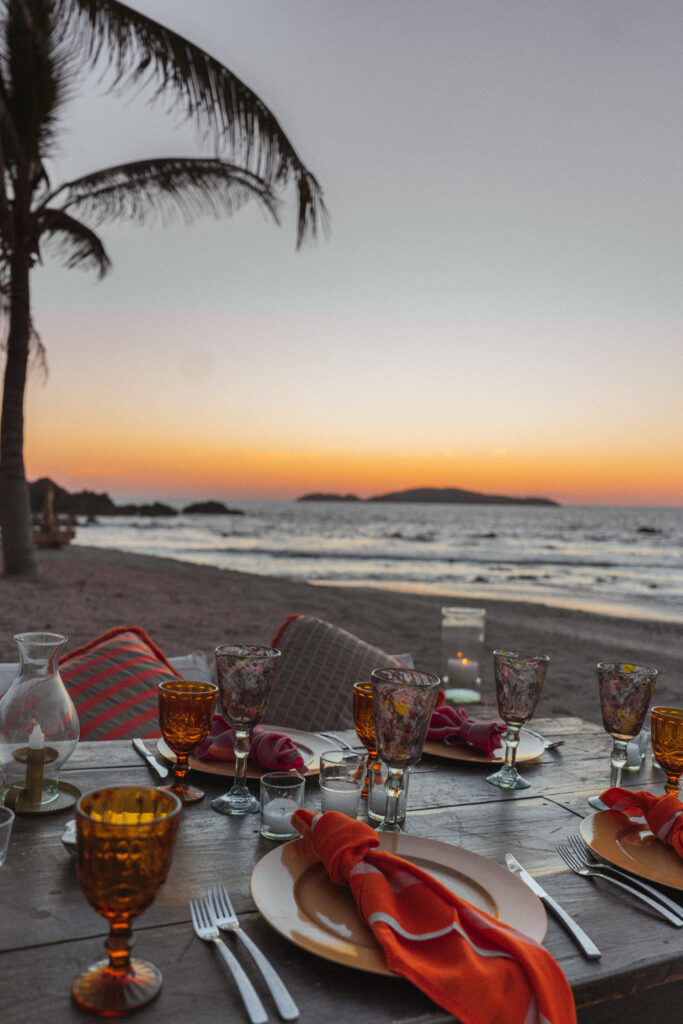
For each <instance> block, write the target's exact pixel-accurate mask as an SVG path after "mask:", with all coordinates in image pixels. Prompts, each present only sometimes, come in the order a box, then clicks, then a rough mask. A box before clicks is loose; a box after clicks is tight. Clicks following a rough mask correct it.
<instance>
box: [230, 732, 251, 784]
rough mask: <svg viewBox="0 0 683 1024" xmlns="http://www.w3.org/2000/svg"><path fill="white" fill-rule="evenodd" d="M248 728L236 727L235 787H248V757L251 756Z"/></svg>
mask: <svg viewBox="0 0 683 1024" xmlns="http://www.w3.org/2000/svg"><path fill="white" fill-rule="evenodd" d="M250 746H251V743H250V740H249V730H248V729H235V782H234V786H233V788H234V789H239V790H245V789H246V788H247V781H246V780H247V758H248V757H249V747H250Z"/></svg>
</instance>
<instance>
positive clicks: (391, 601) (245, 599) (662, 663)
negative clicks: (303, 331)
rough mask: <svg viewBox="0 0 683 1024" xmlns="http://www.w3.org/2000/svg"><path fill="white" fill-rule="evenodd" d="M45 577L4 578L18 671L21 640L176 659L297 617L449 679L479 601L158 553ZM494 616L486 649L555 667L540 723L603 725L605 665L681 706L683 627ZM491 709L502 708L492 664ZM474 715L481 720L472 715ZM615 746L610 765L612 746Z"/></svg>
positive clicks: (547, 613)
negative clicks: (614, 665) (148, 646)
mask: <svg viewBox="0 0 683 1024" xmlns="http://www.w3.org/2000/svg"><path fill="white" fill-rule="evenodd" d="M38 565H39V573H38V575H37V576H36V577H33V578H25V577H5V578H2V579H0V660H2V661H16V660H17V653H16V647H15V644H14V641H13V640H12V637H13V635H14V634H15V633H16V632H19V631H21V630H29V629H35V630H41V629H42V630H52V631H56V632H61V633H64V634H65V635H66V636H67V637H68V638H69V642H68V645H67V650H71V649H73V648H74V647H77V646H79V645H80V644H83V643H85V642H87V641H88V640H90V639H92V638H93V637H96V636H98V635H99V634H101V633H104V632H105V631H106V630H107V629H110V628H112V627H114V626H119V625H127V626H134V625H137V626H142V627H143V628H144V629H145V630H146V631H147V632H148V633H149V635H150V637H151V638H152V639H153V640H154V641H155V643H156V644H157V645H158V646H159V647H160V648H161V649H162V650H163V651H164V653H165V654H167V655H168V656H174V655H179V654H185V653H187V652H189V651H191V650H196V649H202V650H204V651H205V652H206V653H207V654H209V655H211V654H212V652H213V649H214V647H215V646H216V645H217V644H219V643H223V642H227V641H230V642H244V643H270V641H271V640H272V638H273V636H274V635H275V632H276V631H277V628H278V627H279V626H280V624H281V623H282V622H283V621H284V619H285V618H286V617H287V616H288V615H291V614H294V613H301V614H308V615H316V616H318V617H320V618H323V619H327V620H328V621H330V622H333V623H334V624H335V625H338V626H341V627H342V628H344V629H347V630H348V631H349V632H351V633H355V634H356V635H357V636H359V637H361V638H362V639H364V640H367V641H368V642H369V643H372V644H376V645H377V646H379V647H382V648H383V649H384V650H386V651H387V652H388V653H397V652H402V651H409V652H410V653H411V654H412V655H413V658H414V660H415V664H416V666H417V667H419V668H422V669H425V670H427V671H436V672H438V670H439V658H440V609H441V607H442V605H443V604H444V603H451V604H454V605H461V606H467V605H471V604H472V603H473V601H474V600H475V599H473V598H472V596H462V595H461V596H458V597H456V596H453V595H450V594H435V593H428V594H423V593H415V592H414V591H412V590H411V591H410V592H407V591H405V590H395V589H390V588H379V587H371V586H363V587H361V586H358V585H356V584H349V585H347V584H344V585H338V584H324V585H319V584H318V583H316V584H312V583H306V582H298V581H294V580H289V579H285V578H280V577H272V576H258V575H252V574H248V573H243V572H239V571H237V570H232V569H219V568H216V567H214V566H207V565H200V564H196V563H192V562H185V561H181V560H177V559H173V558H165V557H159V556H156V555H140V554H129V553H126V552H121V551H117V550H114V549H111V548H98V547H87V546H86V545H73V546H69V547H67V548H63V549H62V550H61V551H49V550H44V551H40V552H38ZM476 604H477V605H478V606H479V607H482V608H485V609H486V612H487V618H486V649H487V651H488V652H490V651H491V650H492V649H493V648H494V647H500V646H505V647H511V648H519V649H527V650H537V651H542V652H543V653H546V654H548V655H549V656H550V659H551V661H550V668H549V671H548V677H547V679H546V683H545V686H544V691H543V694H542V696H541V699H540V701H539V706H538V709H537V714H538V715H539V716H541V717H548V716H550V715H558V716H561V715H578V716H579V717H581V718H584V719H587V720H589V721H592V722H595V723H597V724H602V720H601V717H600V709H599V701H598V695H597V682H596V675H595V666H596V664H597V663H598V661H634V662H636V663H640V664H650V665H654V666H655V667H656V668H657V669H658V670H659V673H660V674H659V677H658V680H657V687H656V690H655V697H654V703H655V704H672V705H674V706H681V699H680V678H681V671H682V669H683V664H682V662H683V643H682V641H683V624H681V623H680V622H672V621H668V620H652V619H645V618H632V617H628V618H627V617H621V616H615V615H609V614H603V613H596V612H593V611H587V610H585V609H573V608H565V607H562V608H560V607H556V606H554V605H550V604H539V603H532V602H527V601H521V600H501V599H493V598H484V599H479V598H477V599H476ZM488 668H489V671H488V672H487V673H485V675H484V686H483V696H484V701H485V704H486V707H487V709H490V707H491V705H492V704H494V703H495V695H494V688H493V678H492V672H491V669H490V665H489V666H488ZM472 713H473V715H474V717H476V710H475V709H473V711H472ZM605 740H606V747H605V750H606V757H607V752H608V749H609V741H608V739H607V737H605Z"/></svg>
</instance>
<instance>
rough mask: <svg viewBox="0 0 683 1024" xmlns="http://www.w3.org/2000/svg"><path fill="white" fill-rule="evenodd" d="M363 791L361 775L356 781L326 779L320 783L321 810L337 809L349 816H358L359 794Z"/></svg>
mask: <svg viewBox="0 0 683 1024" xmlns="http://www.w3.org/2000/svg"><path fill="white" fill-rule="evenodd" d="M362 791H363V776H361V778H360V781H359V782H358V783H356V782H352V781H350V780H348V779H328V780H327V781H326V782H325V783H322V782H321V784H320V800H321V804H322V809H323V811H339V812H340V814H346V815H348V817H349V818H357V817H358V807H359V805H360V795H361V793H362Z"/></svg>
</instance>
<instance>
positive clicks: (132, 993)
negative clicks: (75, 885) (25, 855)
mask: <svg viewBox="0 0 683 1024" xmlns="http://www.w3.org/2000/svg"><path fill="white" fill-rule="evenodd" d="M181 806H182V804H181V803H180V800H178V798H177V797H176V796H174V794H173V793H167V792H164V791H163V790H160V789H153V788H152V787H147V786H120V787H116V788H111V789H99V790H97V791H95V792H94V793H86V794H85V795H84V796H82V797H81V798H80V800H79V801H78V804H77V805H76V872H77V874H78V881H79V882H80V885H81V889H82V890H83V892H84V894H85V897H86V899H87V900H88V902H89V903H90V904H91V905H92V906H93V907H94V908H95V910H96V911H97V913H98V914H101V915H102V916H103V917H106V919H107V921H108V922H109V928H110V931H109V937H108V938H107V941H106V942H105V949H106V950H107V953H108V956H109V959H108V960H100V961H98V962H97V963H94V964H92V965H91V966H90V967H88V968H87V970H85V971H84V972H83V974H80V975H79V976H78V977H77V978H76V980H75V981H74V983H73V985H72V988H71V994H72V996H73V999H74V1001H75V1002H76V1003H77V1004H78V1005H79V1006H81V1007H83V1008H84V1009H86V1010H91V1011H92V1012H93V1013H96V1014H98V1015H99V1016H101V1017H116V1016H119V1015H120V1014H123V1013H128V1012H129V1011H130V1010H135V1009H137V1008H138V1007H139V1006H144V1004H145V1003H148V1002H149V1001H150V1000H151V999H154V997H155V996H156V995H157V993H158V992H159V989H160V988H161V972H160V971H159V970H158V968H156V967H155V966H154V965H153V964H150V963H147V962H146V961H144V960H139V959H138V958H137V957H131V955H130V943H131V938H132V936H131V922H132V921H133V920H134V919H135V918H136V917H137V916H138V915H139V914H141V913H142V911H143V910H146V909H147V907H148V906H149V905H150V904H151V903H152V900H153V899H154V897H155V895H156V892H157V889H158V888H159V886H160V885H161V884H162V883H163V882H164V881H165V879H166V875H167V874H168V869H169V867H170V864H171V853H172V850H173V842H174V840H175V836H176V832H177V829H178V820H179V817H180V809H181Z"/></svg>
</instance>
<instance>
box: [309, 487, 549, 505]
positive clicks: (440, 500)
mask: <svg viewBox="0 0 683 1024" xmlns="http://www.w3.org/2000/svg"><path fill="white" fill-rule="evenodd" d="M296 500H297V501H387V502H389V501H394V502H407V503H410V502H415V503H419V502H421V503H425V504H433V505H546V506H553V507H555V508H559V504H560V503H559V502H558V501H552V500H551V499H550V498H535V497H529V498H510V497H507V496H505V495H502V494H481V493H480V492H479V491H464V490H462V489H461V488H459V487H413V488H411V489H409V490H407V491H391V492H390V493H389V494H378V495H376V496H375V497H372V498H359V497H358V496H357V495H356V494H321V493H319V492H314V493H312V494H303V495H302V496H301V497H300V498H297V499H296Z"/></svg>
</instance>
